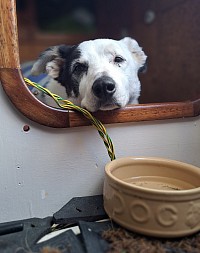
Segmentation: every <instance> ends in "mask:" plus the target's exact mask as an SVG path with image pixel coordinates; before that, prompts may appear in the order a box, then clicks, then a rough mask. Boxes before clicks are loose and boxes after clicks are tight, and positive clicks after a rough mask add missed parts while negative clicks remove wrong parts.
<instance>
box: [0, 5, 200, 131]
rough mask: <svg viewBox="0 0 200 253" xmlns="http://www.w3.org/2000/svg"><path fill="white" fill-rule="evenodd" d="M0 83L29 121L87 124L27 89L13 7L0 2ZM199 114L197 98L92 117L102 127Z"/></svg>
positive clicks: (138, 106) (55, 123) (199, 103)
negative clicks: (95, 118)
mask: <svg viewBox="0 0 200 253" xmlns="http://www.w3.org/2000/svg"><path fill="white" fill-rule="evenodd" d="M0 9H1V16H0V42H1V47H0V80H1V84H2V86H3V88H4V90H5V92H6V94H7V95H8V97H9V99H10V100H11V101H12V103H13V104H14V105H15V107H16V108H17V109H18V110H19V111H20V112H21V113H22V114H24V115H25V116H26V117H28V118H29V119H31V120H33V121H35V122H37V123H39V124H42V125H45V126H49V127H55V128H67V127H77V126H86V125H90V122H89V120H87V119H85V118H84V117H83V116H82V115H81V114H80V113H78V112H73V111H68V110H60V109H56V108H52V107H49V106H47V105H45V104H43V103H42V102H40V101H39V100H38V99H37V98H36V97H35V96H34V95H33V94H32V93H31V92H30V91H29V89H28V88H27V85H26V83H25V82H24V79H23V75H22V73H21V69H20V60H19V46H18V32H17V18H16V5H15V1H14V0H6V1H5V0H0ZM199 114H200V98H198V99H196V100H189V101H183V102H173V103H172V102H170V103H154V104H139V105H129V106H127V107H125V108H122V109H116V110H113V111H106V112H103V111H98V112H96V113H94V114H93V115H94V116H95V117H97V118H98V119H99V120H100V121H101V122H102V123H104V124H112V123H125V122H137V121H149V120H161V119H162V120H163V119H175V118H183V117H194V116H198V115H199Z"/></svg>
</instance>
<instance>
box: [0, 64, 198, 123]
mask: <svg viewBox="0 0 200 253" xmlns="http://www.w3.org/2000/svg"><path fill="white" fill-rule="evenodd" d="M0 74H1V83H2V86H3V88H4V90H5V92H6V94H7V95H8V97H9V98H10V100H11V101H12V103H13V104H14V105H15V107H16V108H17V109H18V110H19V111H20V112H21V113H23V114H24V115H25V116H26V117H28V118H29V119H31V120H33V121H35V122H37V123H39V124H42V125H45V126H49V127H55V128H67V127H77V126H87V125H90V122H89V120H87V119H86V118H84V116H82V115H81V114H80V113H78V112H73V111H67V110H59V109H55V108H52V107H49V106H47V105H45V104H43V103H42V102H40V101H39V100H38V99H37V98H35V96H34V95H32V93H31V92H30V91H29V89H28V88H27V86H26V84H25V82H24V80H23V76H22V74H21V71H20V70H19V69H5V68H4V69H0ZM199 114H200V99H198V100H195V101H186V102H175V103H160V104H143V105H130V106H127V107H125V108H122V109H117V110H112V111H106V112H103V111H99V112H96V113H94V114H93V115H94V116H95V117H96V118H98V119H99V120H100V121H101V122H102V123H103V124H113V123H125V122H137V121H149V120H161V119H175V118H183V117H193V116H197V115H199Z"/></svg>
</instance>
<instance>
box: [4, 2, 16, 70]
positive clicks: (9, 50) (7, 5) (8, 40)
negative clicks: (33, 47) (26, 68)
mask: <svg viewBox="0 0 200 253" xmlns="http://www.w3.org/2000/svg"><path fill="white" fill-rule="evenodd" d="M0 11H1V15H0V45H1V46H0V68H19V67H20V63H19V48H18V35H17V19H16V6H15V0H6V1H5V0H0Z"/></svg>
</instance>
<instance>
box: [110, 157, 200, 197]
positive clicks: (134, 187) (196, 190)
mask: <svg viewBox="0 0 200 253" xmlns="http://www.w3.org/2000/svg"><path fill="white" fill-rule="evenodd" d="M136 160H137V161H139V162H141V163H142V162H143V161H152V162H161V163H166V162H167V163H168V164H173V165H174V166H181V167H182V168H184V169H187V168H189V169H190V171H191V170H192V171H193V173H196V174H197V175H198V174H199V177H200V168H199V167H197V166H194V165H192V164H189V163H185V162H181V161H178V160H172V159H168V158H161V157H153V156H127V157H120V158H116V159H115V160H113V161H111V162H108V163H107V164H106V165H105V173H106V175H107V176H108V178H110V179H112V181H113V182H115V183H117V184H119V185H121V186H123V187H126V188H127V189H130V190H137V191H140V192H142V193H146V194H147V193H148V194H150V193H152V194H156V195H165V196H166V195H171V196H183V195H186V194H187V196H188V195H195V194H200V185H199V187H195V188H192V189H187V190H179V191H177V190H167V191H165V190H159V189H149V188H145V187H142V186H137V185H134V184H130V183H127V182H125V181H122V180H120V179H118V178H117V177H115V176H114V175H113V174H112V172H111V170H112V169H113V167H114V165H115V164H116V163H118V162H120V163H122V162H126V163H125V164H130V162H131V161H136ZM118 167H119V166H118Z"/></svg>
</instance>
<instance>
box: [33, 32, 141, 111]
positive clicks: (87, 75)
mask: <svg viewBox="0 0 200 253" xmlns="http://www.w3.org/2000/svg"><path fill="white" fill-rule="evenodd" d="M145 61H146V55H145V53H144V52H143V51H142V49H141V47H139V45H138V43H137V42H136V41H135V40H133V39H131V38H128V37H126V38H124V39H122V40H119V41H116V40H111V39H96V40H91V41H85V42H82V43H80V44H79V45H76V46H67V45H59V46H54V47H51V48H49V49H47V50H46V51H44V52H43V53H42V54H41V56H40V57H39V59H38V60H37V61H36V63H35V64H34V66H33V68H32V74H35V75H38V74H40V73H42V72H47V73H48V75H49V76H51V77H52V78H53V79H55V80H56V81H57V82H58V83H60V84H61V85H63V86H64V87H65V88H66V93H67V95H68V97H69V99H70V98H75V99H76V98H77V101H78V102H77V103H78V105H80V106H82V107H85V108H86V109H88V110H89V111H97V110H111V109H114V108H120V107H124V106H126V105H127V104H128V103H137V101H138V97H139V95H140V81H139V78H138V72H139V71H140V69H141V68H143V67H144V65H145Z"/></svg>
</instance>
